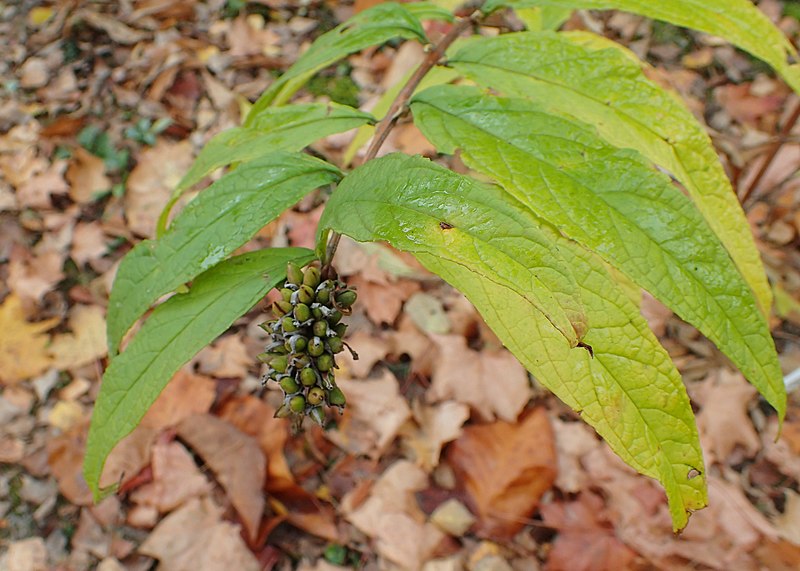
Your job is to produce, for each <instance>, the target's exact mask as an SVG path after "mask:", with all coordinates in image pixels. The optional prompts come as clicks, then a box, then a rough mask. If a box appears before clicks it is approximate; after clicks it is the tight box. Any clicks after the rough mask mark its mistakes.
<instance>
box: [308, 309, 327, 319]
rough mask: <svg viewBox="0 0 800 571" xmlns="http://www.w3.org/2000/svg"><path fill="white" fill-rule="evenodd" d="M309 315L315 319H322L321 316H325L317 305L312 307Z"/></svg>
mask: <svg viewBox="0 0 800 571" xmlns="http://www.w3.org/2000/svg"><path fill="white" fill-rule="evenodd" d="M311 316H312V317H313V318H314V319H316V320H317V321H319V320H320V319H322V318H323V317H325V315H324V314H323V313H322V309H321V308H319V307H315V308H313V309H312V310H311Z"/></svg>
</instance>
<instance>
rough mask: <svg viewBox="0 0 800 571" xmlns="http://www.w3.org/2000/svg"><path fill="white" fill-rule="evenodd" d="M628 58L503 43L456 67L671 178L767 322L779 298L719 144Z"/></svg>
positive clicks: (484, 42)
mask: <svg viewBox="0 0 800 571" xmlns="http://www.w3.org/2000/svg"><path fill="white" fill-rule="evenodd" d="M611 46H614V47H611ZM623 50H624V48H622V47H621V46H619V45H618V44H615V43H614V42H612V41H610V40H607V39H605V38H599V37H598V36H594V35H593V34H588V33H580V34H572V33H561V34H555V33H519V34H503V35H502V36H498V37H496V38H483V39H481V40H480V41H477V42H473V43H469V44H467V45H465V46H464V47H462V48H461V49H459V50H458V52H456V53H455V54H454V55H452V56H451V58H450V59H449V63H450V65H452V66H453V67H454V68H455V69H456V70H458V71H460V72H462V73H464V74H465V75H466V76H468V77H469V78H470V79H473V80H475V81H476V82H477V83H479V84H481V85H483V86H485V87H489V88H491V89H495V90H498V91H500V92H502V93H504V94H506V95H512V96H515V97H525V98H528V99H531V100H533V101H536V103H537V104H539V105H541V106H542V107H543V108H544V109H546V110H548V111H552V112H555V113H558V114H561V115H566V116H572V117H576V118H578V119H580V120H581V121H584V122H586V123H589V124H590V125H593V126H594V127H595V128H596V129H597V131H598V134H599V135H600V136H601V137H602V138H604V139H605V140H606V141H608V142H610V143H611V144H613V145H615V146H617V147H621V148H632V149H635V150H637V151H639V152H640V153H641V154H642V155H644V156H645V157H647V158H648V159H650V160H651V161H653V162H654V163H655V164H657V165H658V166H660V167H662V168H664V169H666V170H667V171H669V172H670V173H671V174H672V176H674V177H675V178H676V179H677V180H679V181H680V182H681V183H682V184H683V185H684V187H685V188H686V190H687V191H688V193H689V195H690V196H691V197H692V200H693V201H694V203H695V204H696V205H697V208H698V210H700V212H702V213H703V215H704V217H705V219H706V220H707V221H708V223H709V225H710V226H711V228H712V230H714V233H715V234H716V235H717V237H719V239H720V241H721V242H722V243H723V245H725V247H726V249H727V250H728V253H729V254H730V256H731V258H733V261H734V262H735V263H736V265H737V267H738V268H739V271H740V272H741V273H742V276H743V277H744V278H745V280H746V281H747V284H748V285H749V286H750V289H752V290H753V293H754V294H755V295H756V298H757V299H758V302H759V306H760V308H761V311H762V313H764V314H765V315H766V314H769V310H770V307H771V305H772V292H771V290H770V287H769V283H768V282H767V278H766V274H765V273H764V266H763V265H762V263H761V258H760V256H759V253H758V249H757V248H756V245H755V241H754V240H753V236H752V234H751V233H750V232H749V231H748V229H749V226H748V223H747V220H746V219H745V216H744V212H743V210H742V207H741V206H740V204H739V200H738V198H737V197H736V194H735V193H734V191H733V188H732V186H731V183H730V181H729V180H728V177H727V175H726V174H725V170H724V169H723V168H722V164H721V163H720V161H719V158H718V157H717V153H716V151H715V150H714V146H713V145H712V143H711V139H710V138H709V137H708V135H707V134H706V132H705V129H704V128H703V126H702V125H701V124H700V123H699V122H698V121H697V120H696V119H695V118H694V116H693V115H692V113H691V112H690V111H689V109H687V108H686V106H685V105H684V104H683V103H682V102H681V101H680V99H679V98H678V97H677V95H676V94H674V93H670V92H668V91H666V90H664V89H662V88H661V87H659V86H658V85H656V84H655V83H653V82H652V81H650V80H649V79H648V78H647V77H646V76H645V74H644V72H643V70H642V65H643V64H642V63H641V62H639V61H638V60H637V59H636V56H635V55H633V54H632V53H631V52H627V50H624V51H623ZM532 53H536V54H542V56H543V57H537V58H532V57H530V54H532ZM632 93H635V94H636V95H635V97H632V96H631V94H632Z"/></svg>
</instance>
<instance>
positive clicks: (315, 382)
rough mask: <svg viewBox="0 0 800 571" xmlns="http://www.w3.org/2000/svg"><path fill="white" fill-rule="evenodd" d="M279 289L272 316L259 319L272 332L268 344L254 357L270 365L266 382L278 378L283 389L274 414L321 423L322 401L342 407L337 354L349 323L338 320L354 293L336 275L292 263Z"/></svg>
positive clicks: (322, 418) (322, 421)
mask: <svg viewBox="0 0 800 571" xmlns="http://www.w3.org/2000/svg"><path fill="white" fill-rule="evenodd" d="M280 292H281V299H280V300H278V301H276V302H275V303H274V304H273V305H272V313H273V316H274V319H272V320H270V321H266V322H264V323H262V324H261V328H262V329H264V330H265V331H267V332H268V333H269V334H270V343H269V344H268V345H267V347H266V350H265V351H264V353H261V354H260V355H259V356H258V358H259V359H260V360H261V361H262V362H264V363H266V364H267V365H268V367H269V369H268V371H267V374H266V375H265V377H264V382H265V383H266V382H267V381H274V382H276V383H278V385H279V386H280V387H281V389H282V390H283V393H284V400H283V404H282V405H281V407H280V408H279V409H278V411H277V412H276V413H275V416H277V417H280V418H285V417H290V416H291V417H292V418H293V420H294V421H295V422H296V424H298V425H299V422H300V421H301V420H302V419H303V417H304V416H309V417H311V418H312V419H313V420H314V421H315V422H316V423H317V424H319V425H323V424H324V421H325V411H324V409H323V406H324V405H327V406H335V407H338V408H339V410H340V411H341V410H342V409H344V406H345V396H344V394H343V393H342V390H341V389H340V388H339V387H337V386H336V380H335V375H334V369H336V368H337V366H336V360H335V355H336V354H337V353H340V352H341V351H342V350H343V349H344V348H345V346H346V345H345V343H344V341H343V338H344V335H345V331H346V330H347V325H346V324H344V323H342V322H341V320H342V317H344V316H345V315H348V314H349V313H350V312H351V307H352V306H353V303H355V301H356V297H357V295H356V292H355V291H353V290H352V289H348V288H347V286H346V284H344V283H343V282H341V281H339V280H338V279H325V280H323V279H322V278H321V277H320V271H319V269H318V268H316V267H315V266H309V267H307V268H306V269H305V271H304V270H302V269H301V268H300V267H299V266H297V265H296V264H293V263H289V265H288V266H287V269H286V282H285V283H284V284H283V286H282V287H281V288H280Z"/></svg>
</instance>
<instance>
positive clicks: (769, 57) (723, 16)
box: [484, 0, 800, 93]
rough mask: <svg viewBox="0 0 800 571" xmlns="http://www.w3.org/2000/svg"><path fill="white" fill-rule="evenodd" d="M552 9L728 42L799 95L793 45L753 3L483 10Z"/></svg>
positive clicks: (511, 0) (646, 0)
mask: <svg viewBox="0 0 800 571" xmlns="http://www.w3.org/2000/svg"><path fill="white" fill-rule="evenodd" d="M505 6H508V7H512V8H520V7H521V8H529V7H536V6H553V7H560V8H573V9H587V10H623V11H625V12H633V13H634V14H641V15H642V16H647V17H648V18H653V19H655V20H663V21H665V22H670V23H672V24H677V25H678V26H684V27H686V28H693V29H695V30H700V31H701V32H706V33H708V34H713V35H715V36H720V37H722V38H725V39H726V40H728V41H729V42H731V43H732V44H734V45H735V46H737V47H739V48H741V49H743V50H744V51H746V52H750V53H751V54H753V55H754V56H756V57H757V58H759V59H762V60H764V61H765V62H767V63H768V64H770V65H771V66H772V67H774V68H775V70H776V71H777V72H778V73H780V74H781V75H782V76H783V78H784V79H785V80H786V82H787V83H788V84H789V85H790V86H791V87H792V89H794V90H795V91H797V92H798V93H800V66H798V64H790V63H789V58H792V57H795V56H796V55H797V53H796V51H795V49H794V47H793V46H792V44H791V42H790V41H789V40H788V38H786V36H784V35H783V34H782V33H781V31H780V30H779V29H778V28H776V27H775V26H774V25H773V24H772V22H770V21H769V18H767V16H766V15H765V14H764V13H763V12H761V11H760V10H759V9H758V8H756V7H755V6H754V5H753V3H752V2H750V0H488V1H487V2H486V4H484V10H485V11H486V12H491V11H493V10H496V9H498V8H501V7H505Z"/></svg>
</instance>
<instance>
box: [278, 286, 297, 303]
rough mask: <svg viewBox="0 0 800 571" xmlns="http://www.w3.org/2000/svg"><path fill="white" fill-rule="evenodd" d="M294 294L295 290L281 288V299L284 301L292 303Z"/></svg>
mask: <svg viewBox="0 0 800 571" xmlns="http://www.w3.org/2000/svg"><path fill="white" fill-rule="evenodd" d="M293 293H294V290H293V289H289V288H288V287H283V288H281V297H282V298H283V301H292V294H293Z"/></svg>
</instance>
